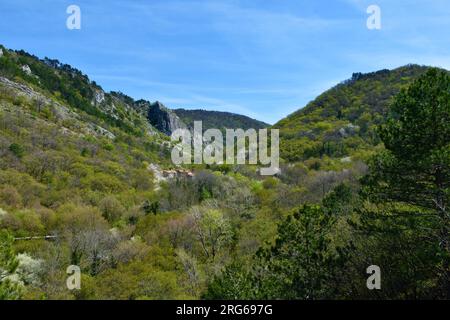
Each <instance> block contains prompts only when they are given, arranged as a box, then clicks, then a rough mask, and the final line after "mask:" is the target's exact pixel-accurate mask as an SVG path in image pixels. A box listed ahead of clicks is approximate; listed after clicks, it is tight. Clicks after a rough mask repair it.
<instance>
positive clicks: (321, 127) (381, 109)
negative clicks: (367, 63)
mask: <svg viewBox="0 0 450 320" xmlns="http://www.w3.org/2000/svg"><path fill="white" fill-rule="evenodd" d="M427 70H428V68H427V67H421V66H417V65H409V66H405V67H401V68H398V69H395V70H381V71H378V72H374V73H368V74H354V75H353V77H352V78H351V79H350V80H348V81H345V82H343V83H341V84H339V85H337V86H335V87H333V88H332V89H330V90H328V91H326V92H325V93H323V94H321V95H320V96H319V97H317V98H316V99H315V100H314V101H312V102H311V103H309V104H308V105H307V106H306V107H305V108H303V109H301V110H299V111H297V112H295V113H293V114H292V115H290V116H288V117H287V118H285V119H283V120H281V121H279V122H278V123H277V124H275V126H274V127H275V128H279V129H280V137H281V139H280V141H281V145H280V152H281V156H282V158H284V159H286V160H289V161H299V160H306V159H308V158H311V157H316V158H322V157H324V156H329V157H333V158H341V157H346V156H349V155H352V154H354V152H355V151H356V150H357V149H358V150H367V151H368V150H370V149H372V148H373V146H375V145H377V144H378V143H379V142H380V140H379V138H378V137H377V135H376V127H377V125H379V124H381V123H383V122H384V117H385V115H386V114H387V110H388V106H389V103H390V102H391V100H392V98H393V97H394V96H395V95H396V94H397V93H399V92H400V90H401V89H402V88H404V87H406V86H408V85H409V84H411V83H412V81H413V80H414V79H417V78H418V77H420V76H421V75H422V74H424V73H425V72H426V71H427Z"/></svg>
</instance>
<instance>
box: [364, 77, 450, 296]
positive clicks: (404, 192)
mask: <svg viewBox="0 0 450 320" xmlns="http://www.w3.org/2000/svg"><path fill="white" fill-rule="evenodd" d="M380 137H381V139H382V141H383V142H384V145H385V147H386V151H385V152H383V153H381V154H379V155H378V156H376V157H375V158H374V159H373V160H372V161H371V165H370V172H371V173H370V174H369V175H368V176H367V177H366V179H365V181H364V184H365V188H364V194H365V195H367V196H368V199H370V200H372V201H373V202H374V203H378V204H381V203H383V204H384V209H385V210H387V208H386V207H387V206H390V207H389V209H388V211H389V213H388V216H389V219H391V218H392V217H394V218H395V217H397V218H398V221H400V220H403V222H402V223H403V227H404V228H405V227H406V228H410V227H411V226H412V225H414V226H415V227H416V228H420V230H419V229H418V230H417V231H418V232H421V233H423V230H428V229H431V232H430V233H428V239H429V240H431V241H433V242H432V243H433V244H435V247H437V248H439V250H438V252H436V255H437V256H438V257H439V259H440V261H439V262H438V264H437V265H436V266H434V267H435V268H437V270H438V274H437V278H438V283H439V289H440V290H441V291H440V292H441V293H440V297H443V298H450V264H449V262H450V239H449V230H450V212H449V211H448V205H449V203H450V76H449V74H448V73H447V72H445V71H441V70H438V69H431V70H430V71H428V72H427V73H426V74H425V75H424V76H422V77H421V78H419V79H418V80H417V81H415V82H414V83H413V84H412V85H411V86H410V87H409V88H408V89H406V90H403V91H401V93H400V94H399V95H398V96H396V98H395V99H394V101H393V104H392V106H391V110H390V115H389V118H388V121H387V123H386V124H385V125H384V126H382V127H381V129H380ZM405 216H409V217H405ZM413 216H414V217H415V218H414V223H411V221H412V220H411V217H413ZM418 219H419V220H418ZM408 223H409V225H408ZM396 227H398V225H397V226H396ZM381 228H383V226H382V225H381ZM384 228H385V229H388V226H387V225H384ZM378 229H379V228H378ZM394 229H395V228H391V231H392V230H394ZM378 231H379V230H378ZM411 232H413V233H414V230H411ZM424 238H426V237H424ZM417 247H419V246H417ZM415 254H416V255H420V254H421V253H419V252H416V253H415Z"/></svg>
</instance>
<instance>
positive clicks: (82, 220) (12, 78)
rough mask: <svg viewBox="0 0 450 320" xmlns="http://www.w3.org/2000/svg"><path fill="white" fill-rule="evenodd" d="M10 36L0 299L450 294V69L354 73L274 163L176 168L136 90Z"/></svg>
mask: <svg viewBox="0 0 450 320" xmlns="http://www.w3.org/2000/svg"><path fill="white" fill-rule="evenodd" d="M0 50H1V51H2V54H0V300H2V299H7V300H9V299H12V300H15V299H33V300H55V299H68V300H73V299H77V300H90V299H102V300H103V299H106V300H110V299H121V300H154V299H214V300H215V299H288V300H297V299H301V300H321V299H333V300H334V299H336V300H342V299H344V300H347V299H348V300H355V299H450V234H449V232H450V212H449V205H450V72H449V71H447V70H442V69H438V68H432V67H426V66H418V65H407V66H404V67H400V68H397V69H394V70H381V71H377V72H373V73H368V74H361V73H355V74H354V75H353V77H352V78H351V79H349V80H347V81H344V82H342V83H340V84H339V85H337V86H335V87H333V88H331V89H330V90H328V91H326V92H324V93H323V94H321V95H320V96H319V97H317V98H316V99H315V100H314V101H312V102H311V103H309V104H308V105H307V106H306V107H304V108H302V109H300V110H299V111H297V112H295V113H294V114H292V115H290V116H288V117H286V118H285V119H282V120H280V121H279V122H278V123H276V124H275V125H274V126H273V127H272V128H276V129H279V130H280V155H281V158H282V159H281V168H280V169H281V170H280V173H279V174H277V175H276V176H273V177H272V176H270V177H264V176H261V175H259V173H258V170H257V169H258V168H257V166H255V165H222V164H217V165H191V166H186V167H183V168H178V167H176V166H174V165H173V164H172V162H171V159H170V152H171V143H170V137H169V136H167V135H165V134H164V133H162V132H159V131H158V130H157V129H156V128H155V127H154V126H152V125H151V124H150V123H149V121H148V119H146V117H145V115H144V114H143V111H142V109H141V108H142V103H140V102H139V101H135V100H134V99H133V98H131V97H128V96H127V95H125V94H123V93H120V92H111V93H106V92H104V91H103V89H102V88H101V87H100V86H99V85H98V84H96V83H95V82H93V81H91V80H90V79H89V78H88V76H86V75H84V74H83V73H82V72H81V71H79V70H77V69H75V68H73V67H71V66H69V65H66V64H63V63H61V62H59V61H58V60H53V59H49V58H44V59H40V58H38V57H36V56H33V55H31V54H28V53H26V52H24V51H13V50H8V49H6V48H5V47H3V46H0ZM174 111H175V112H176V113H177V114H178V113H179V114H180V118H183V120H184V121H185V122H186V123H187V124H189V123H191V121H193V120H197V119H196V117H197V114H196V113H195V112H187V111H181V110H174ZM199 112H200V111H199ZM200 113H201V112H200ZM201 116H202V117H205V118H202V119H203V121H204V123H205V126H206V127H218V128H226V127H228V126H230V125H236V124H239V125H242V126H243V127H248V126H253V127H255V125H258V126H259V127H257V128H263V127H265V126H266V124H264V123H262V122H257V121H255V120H253V119H250V118H247V117H238V118H236V117H234V116H232V115H231V114H227V116H223V115H220V114H215V113H208V114H202V115H201ZM202 119H199V120H202ZM177 170H178V171H177ZM167 172H178V173H177V174H175V175H172V176H167ZM72 265H75V266H79V267H80V269H81V286H80V288H79V289H75V290H69V288H68V286H67V285H66V281H67V278H68V277H69V274H68V273H67V268H68V267H69V266H72ZM372 265H376V266H379V268H380V270H381V289H379V290H378V289H375V290H371V289H369V288H368V286H367V280H368V277H369V276H370V274H368V273H367V268H368V267H369V266H372Z"/></svg>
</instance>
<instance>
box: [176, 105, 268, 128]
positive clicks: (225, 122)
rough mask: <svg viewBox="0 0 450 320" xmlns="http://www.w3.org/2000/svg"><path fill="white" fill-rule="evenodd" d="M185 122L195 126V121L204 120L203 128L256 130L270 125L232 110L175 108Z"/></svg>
mask: <svg viewBox="0 0 450 320" xmlns="http://www.w3.org/2000/svg"><path fill="white" fill-rule="evenodd" d="M173 111H174V112H175V113H176V114H177V115H178V116H179V117H180V118H181V120H183V122H184V123H185V124H186V125H188V126H189V127H190V128H193V127H194V121H203V129H204V130H208V129H212V128H213V129H219V130H224V129H226V128H230V129H237V128H240V129H244V130H247V129H250V128H253V129H255V130H258V129H263V128H267V127H269V125H268V124H267V123H264V122H261V121H258V120H255V119H252V118H249V117H247V116H243V115H240V114H235V113H230V112H219V111H208V110H186V109H174V110H173Z"/></svg>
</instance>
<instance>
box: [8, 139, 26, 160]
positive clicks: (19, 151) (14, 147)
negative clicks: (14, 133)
mask: <svg viewBox="0 0 450 320" xmlns="http://www.w3.org/2000/svg"><path fill="white" fill-rule="evenodd" d="M9 151H11V152H12V153H13V154H14V155H15V156H16V157H17V158H22V157H23V155H24V154H25V150H24V148H23V147H22V146H21V145H20V144H17V143H12V144H11V145H10V146H9Z"/></svg>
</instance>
